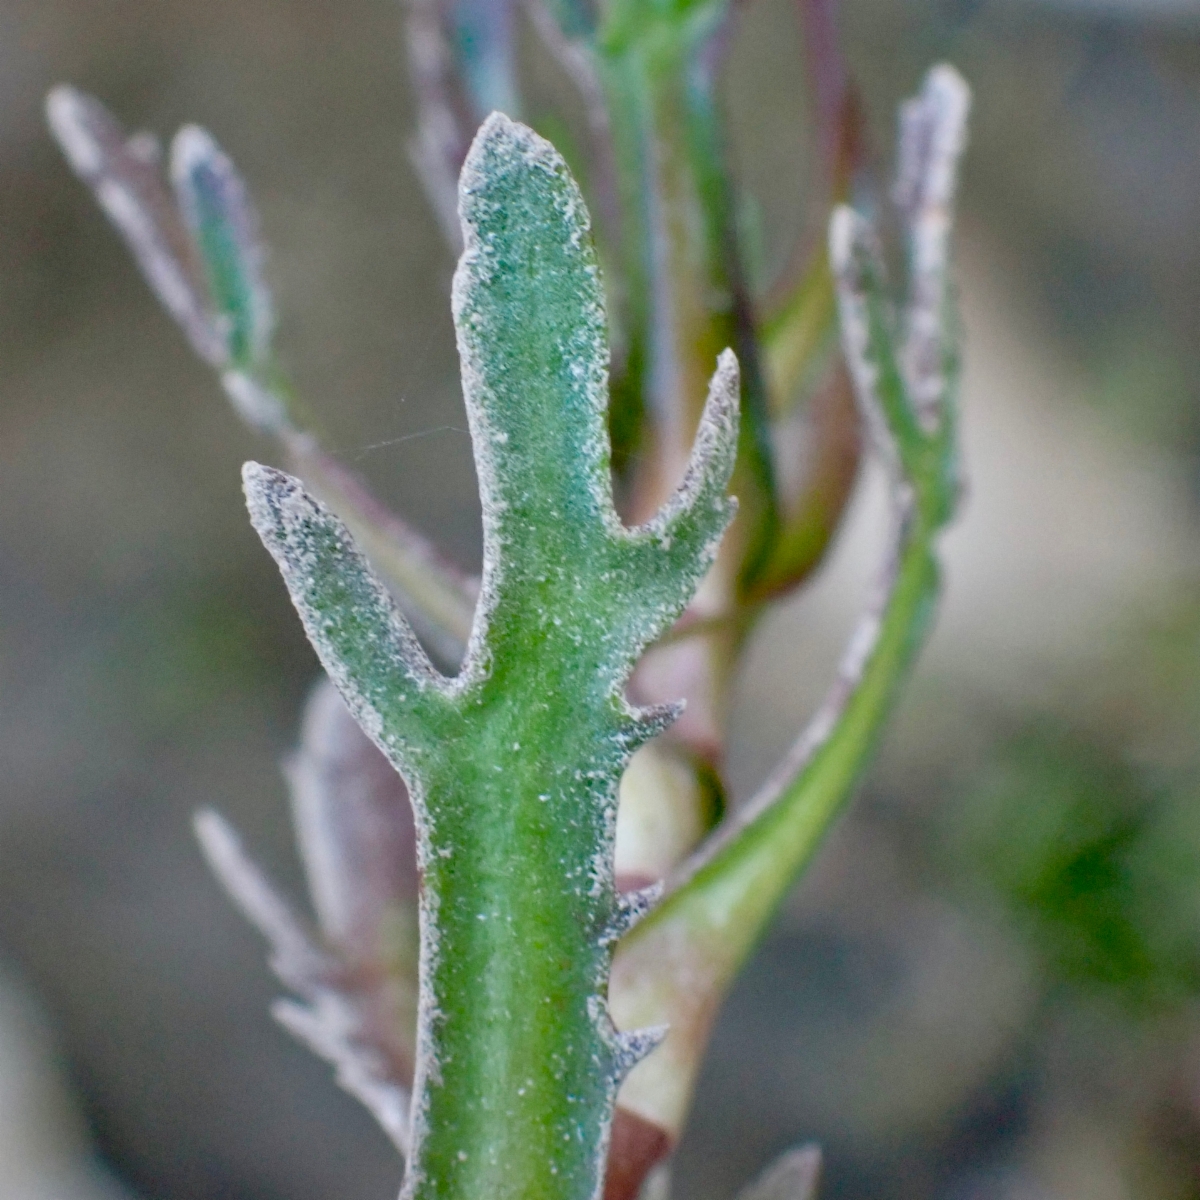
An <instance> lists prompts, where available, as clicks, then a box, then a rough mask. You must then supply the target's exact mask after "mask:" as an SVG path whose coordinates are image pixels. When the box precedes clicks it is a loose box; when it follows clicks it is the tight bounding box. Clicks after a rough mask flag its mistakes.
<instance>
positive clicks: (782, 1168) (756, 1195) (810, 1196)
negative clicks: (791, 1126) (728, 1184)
mask: <svg viewBox="0 0 1200 1200" xmlns="http://www.w3.org/2000/svg"><path fill="white" fill-rule="evenodd" d="M820 1175H821V1151H820V1148H819V1147H817V1146H801V1147H800V1148H799V1149H798V1150H789V1151H788V1152H787V1153H786V1154H783V1155H781V1156H780V1157H779V1158H778V1159H776V1160H775V1162H773V1163H772V1164H771V1165H770V1166H769V1167H768V1168H767V1169H766V1170H765V1171H764V1172H763V1173H762V1174H761V1175H760V1176H759V1177H758V1178H757V1179H756V1180H755V1181H754V1182H753V1183H751V1184H749V1185H748V1186H747V1187H745V1188H743V1189H742V1190H741V1191H740V1192H739V1193H738V1197H737V1200H814V1197H815V1196H816V1194H817V1180H818V1179H819V1178H820Z"/></svg>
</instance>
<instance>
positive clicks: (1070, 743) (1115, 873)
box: [951, 728, 1200, 1010]
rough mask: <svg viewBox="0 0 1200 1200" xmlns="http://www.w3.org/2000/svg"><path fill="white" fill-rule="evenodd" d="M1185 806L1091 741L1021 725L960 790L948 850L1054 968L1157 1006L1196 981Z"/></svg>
mask: <svg viewBox="0 0 1200 1200" xmlns="http://www.w3.org/2000/svg"><path fill="white" fill-rule="evenodd" d="M1191 807H1192V798H1191V795H1190V794H1189V793H1188V792H1183V793H1174V792H1173V791H1172V790H1171V789H1170V788H1168V787H1167V786H1166V785H1165V783H1163V782H1159V783H1152V782H1150V781H1148V780H1147V779H1145V778H1144V776H1143V775H1142V773H1141V772H1140V771H1139V770H1138V769H1136V768H1135V767H1133V766H1131V765H1130V764H1128V763H1124V762H1122V761H1120V760H1119V759H1116V758H1114V757H1113V756H1112V755H1111V753H1108V752H1105V751H1103V750H1101V749H1100V748H1099V747H1097V746H1094V745H1090V744H1088V743H1087V742H1084V741H1081V740H1080V739H1079V738H1077V737H1071V736H1069V735H1067V734H1066V733H1065V732H1063V731H1061V730H1054V729H1050V728H1037V729H1029V730H1026V731H1025V732H1024V733H1022V734H1020V735H1018V736H1017V737H1016V738H1015V739H1014V740H1013V741H1012V742H1011V743H1010V744H1009V745H1008V747H1007V748H1006V751H1005V753H1004V754H1003V756H1002V757H1001V758H1000V759H999V760H998V761H997V762H995V763H994V764H992V765H991V767H990V768H989V770H988V771H987V772H986V773H985V775H984V776H983V778H982V779H981V780H980V781H979V784H978V786H977V787H976V789H975V790H973V791H972V792H971V793H969V794H968V795H967V796H966V797H964V799H963V802H962V805H961V814H960V816H959V818H958V820H957V822H956V823H955V824H956V832H955V836H954V839H953V841H952V844H951V845H952V851H953V854H954V857H955V858H956V859H958V860H959V861H960V862H963V863H965V864H967V867H968V871H969V873H970V875H971V876H973V877H974V878H975V879H976V880H977V881H978V880H985V881H987V883H988V885H989V886H990V888H991V890H992V892H993V894H994V896H995V898H996V899H997V900H999V902H1000V904H1001V905H1002V907H1003V909H1004V910H1005V911H1006V912H1007V914H1008V915H1009V917H1010V919H1012V920H1014V921H1015V922H1016V923H1017V924H1018V925H1019V926H1020V927H1021V928H1022V929H1024V930H1025V931H1027V933H1028V934H1029V936H1030V937H1031V940H1032V942H1033V944H1034V946H1035V947H1036V948H1037V950H1038V952H1039V954H1040V955H1041V957H1042V960H1043V963H1044V966H1045V969H1046V971H1047V974H1048V975H1049V977H1050V979H1051V980H1052V981H1054V982H1057V983H1060V984H1063V983H1065V984H1068V985H1070V986H1072V987H1074V988H1081V989H1084V990H1085V991H1088V992H1091V993H1099V994H1103V995H1107V996H1111V997H1113V998H1115V999H1117V1000H1119V1001H1120V1002H1121V1003H1124V1004H1128V1005H1131V1006H1133V1007H1134V1008H1137V1009H1141V1010H1147V1009H1157V1008H1159V1007H1161V1005H1163V1004H1170V1003H1176V1002H1179V1001H1181V1000H1183V999H1184V998H1185V997H1187V996H1189V995H1192V994H1194V992H1195V990H1196V988H1197V986H1200V890H1198V889H1197V885H1196V880H1197V879H1198V878H1200V832H1198V831H1197V829H1196V828H1195V822H1194V820H1193V819H1192V818H1191V816H1190V813H1189V810H1190V809H1191ZM960 870H961V868H960Z"/></svg>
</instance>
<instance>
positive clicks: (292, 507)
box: [242, 462, 448, 802]
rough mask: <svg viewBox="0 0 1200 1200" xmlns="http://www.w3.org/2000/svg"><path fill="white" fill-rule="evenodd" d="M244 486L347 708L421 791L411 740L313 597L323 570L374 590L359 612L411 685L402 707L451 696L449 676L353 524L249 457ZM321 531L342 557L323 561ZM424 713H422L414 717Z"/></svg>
mask: <svg viewBox="0 0 1200 1200" xmlns="http://www.w3.org/2000/svg"><path fill="white" fill-rule="evenodd" d="M242 483H243V488H244V490H245V493H246V507H247V509H248V510H249V512H250V522H251V524H252V525H253V526H254V528H255V530H256V531H257V533H258V535H259V537H260V538H261V539H262V541H263V545H265V546H266V548H267V549H268V551H270V553H271V556H272V557H273V558H274V559H275V561H276V563H277V564H278V565H279V569H280V572H281V574H282V575H283V578H284V582H285V583H286V584H287V587H288V591H289V593H290V594H291V597H292V603H293V604H294V605H295V606H296V611H297V612H298V613H299V614H300V619H301V621H302V622H303V624H304V629H305V632H306V633H307V634H308V637H309V641H311V642H312V644H313V648H314V649H315V650H316V652H317V656H318V657H319V658H320V660H321V663H322V665H323V666H324V667H325V670H326V671H327V672H328V673H329V677H330V679H332V680H333V682H334V685H335V686H336V687H337V689H338V691H339V692H340V693H341V694H342V699H343V700H345V701H346V705H347V707H348V708H349V709H350V711H351V713H352V714H353V715H354V719H355V720H356V721H357V722H358V723H359V725H360V726H361V727H362V729H363V730H364V732H365V733H366V734H367V736H368V737H370V738H371V740H372V741H373V742H374V743H375V744H376V745H377V746H378V747H379V748H380V749H381V750H382V751H383V752H384V754H386V755H387V756H388V758H389V759H390V760H391V761H392V762H394V763H395V764H396V766H397V768H398V769H400V770H402V771H403V772H404V774H405V778H406V780H407V782H408V784H409V786H410V788H412V789H413V790H414V797H413V798H414V802H416V795H415V791H416V782H417V781H416V780H415V779H414V778H413V777H412V772H411V767H412V764H411V762H409V761H408V759H407V757H406V755H405V742H404V740H403V738H402V737H401V736H400V735H399V734H398V733H397V731H393V730H385V728H384V719H383V714H382V713H381V711H380V709H379V708H378V706H377V704H376V701H375V699H373V698H372V697H371V696H368V695H367V694H366V692H365V691H364V690H363V689H362V687H361V686H360V682H359V680H357V679H356V678H355V676H354V674H353V672H352V670H351V669H350V668H349V666H348V665H347V664H346V662H345V661H344V660H343V658H342V656H341V653H340V651H339V650H338V647H337V646H336V644H335V643H334V640H333V638H332V637H331V632H332V631H333V629H334V628H335V627H336V618H334V617H331V616H330V615H329V614H325V613H321V612H319V611H318V610H317V609H316V608H314V607H313V604H312V602H311V600H310V598H309V594H310V592H311V591H312V590H313V588H314V587H315V586H316V583H317V577H318V573H320V572H336V573H338V574H339V575H340V576H341V577H342V578H343V580H350V579H357V580H358V581H359V582H360V583H361V584H362V585H363V590H364V591H365V592H366V603H363V604H360V605H359V606H358V608H359V611H358V612H357V613H356V614H355V616H356V617H357V618H358V619H359V620H360V621H361V622H362V625H363V630H364V632H363V636H365V637H370V638H372V639H373V640H374V641H375V642H376V643H377V645H376V651H377V653H378V654H379V655H381V656H384V659H385V661H386V662H387V664H388V666H389V667H390V668H392V670H393V671H394V673H395V681H396V684H397V685H400V683H401V682H402V681H403V682H404V683H405V684H407V685H409V686H408V691H407V694H406V695H401V696H397V697H392V698H390V699H394V700H395V701H396V703H395V704H394V705H393V707H394V708H395V709H396V711H402V709H403V707H404V705H405V704H406V703H407V704H408V706H409V710H410V711H411V710H412V709H413V708H415V707H416V705H417V703H418V701H419V700H420V699H421V698H422V696H423V695H424V694H426V693H428V692H438V693H444V692H445V690H446V688H447V684H448V681H446V680H445V679H443V677H442V676H441V675H439V674H438V672H437V671H436V669H435V668H434V666H433V664H432V663H431V662H430V661H429V658H428V656H427V655H426V653H425V651H424V650H423V649H422V648H421V645H420V643H419V642H418V641H417V639H416V635H415V634H414V633H413V631H412V628H411V626H410V625H409V624H408V621H407V620H406V619H405V617H404V614H403V613H402V612H401V611H400V609H399V608H398V607H397V605H396V602H395V600H394V599H393V598H392V595H391V593H390V592H389V591H388V590H387V589H386V588H385V587H384V586H383V584H382V583H380V582H379V580H378V579H377V578H376V577H375V575H374V573H373V572H372V571H371V568H370V566H369V565H368V563H367V561H366V559H365V558H364V557H363V555H362V554H361V553H360V552H359V550H358V549H357V547H356V546H355V545H354V540H353V538H351V536H350V533H349V531H348V530H347V529H346V527H345V525H344V524H342V522H341V521H340V520H339V519H338V518H337V517H336V516H335V515H334V514H333V513H332V512H330V510H329V509H328V508H326V507H325V506H324V505H323V504H321V503H320V501H318V500H315V499H314V498H313V497H312V496H310V495H309V494H308V493H307V492H306V491H305V490H304V488H303V486H302V485H301V483H300V481H299V480H298V479H295V478H293V477H292V476H291V475H288V474H286V473H285V472H283V471H277V470H275V469H274V468H271V467H264V466H262V465H261V464H260V463H256V462H248V463H246V465H245V466H244V467H243V468H242ZM316 532H319V533H321V534H323V535H325V537H326V538H329V539H332V540H333V542H334V543H335V545H336V552H335V555H336V561H322V559H321V556H320V553H319V549H318V545H317V543H316V540H315V537H314V534H315V533H316ZM415 720H416V718H415V717H414V721H415Z"/></svg>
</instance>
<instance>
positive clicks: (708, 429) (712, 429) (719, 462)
mask: <svg viewBox="0 0 1200 1200" xmlns="http://www.w3.org/2000/svg"><path fill="white" fill-rule="evenodd" d="M740 413H741V372H740V370H739V368H738V360H737V355H736V354H734V352H733V351H732V350H722V351H721V354H720V356H719V357H718V359H717V369H716V372H715V373H714V375H713V377H712V381H711V382H710V383H709V388H708V398H707V400H705V402H704V411H703V412H702V413H701V415H700V425H699V427H698V428H697V430H696V438H695V441H694V442H693V443H692V452H691V454H690V455H689V457H688V464H687V469H686V470H685V471H684V474H683V479H682V480H681V481H680V483H679V486H678V487H677V488H676V489H675V492H674V494H673V495H672V496H671V497H670V499H669V500H667V502H666V503H665V504H664V505H663V507H662V508H661V509H659V511H658V512H657V513H656V514H655V515H654V517H652V518H651V519H650V521H648V522H647V523H646V524H645V525H644V526H642V529H643V530H644V531H645V532H647V533H649V534H651V535H654V536H658V537H669V536H670V532H671V529H672V527H673V526H674V525H675V524H676V523H678V522H679V521H680V520H682V519H683V518H684V517H686V516H687V515H688V514H689V513H691V512H692V511H693V510H695V509H696V507H697V506H698V505H699V504H700V503H702V501H703V500H704V499H705V498H708V499H710V500H711V502H712V503H713V504H714V506H716V505H724V506H725V509H726V515H725V520H724V523H723V524H722V525H721V526H720V532H719V533H718V534H717V536H716V540H715V541H714V542H713V543H712V544H711V545H710V546H709V547H708V553H709V554H710V555H711V556H712V557H710V558H708V561H707V562H705V564H704V568H705V569H707V567H708V566H709V565H711V562H712V558H715V557H716V552H717V546H718V545H719V543H720V539H721V536H722V534H723V533H724V531H725V529H726V528H727V527H728V524H729V522H730V521H732V520H733V515H734V512H735V511H736V508H737V501H736V500H734V499H733V498H732V497H727V496H726V495H725V489H726V487H727V486H728V484H729V478H730V476H731V475H732V474H733V466H734V462H735V461H736V459H737V441H738V422H739V419H740Z"/></svg>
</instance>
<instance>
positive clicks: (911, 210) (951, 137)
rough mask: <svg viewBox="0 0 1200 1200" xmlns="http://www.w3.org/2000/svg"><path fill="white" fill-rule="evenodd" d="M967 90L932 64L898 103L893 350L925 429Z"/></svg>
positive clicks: (931, 420)
mask: <svg viewBox="0 0 1200 1200" xmlns="http://www.w3.org/2000/svg"><path fill="white" fill-rule="evenodd" d="M970 106H971V91H970V89H969V88H968V87H967V85H966V83H965V82H964V80H963V78H962V77H961V76H960V75H959V74H958V72H957V71H955V70H954V68H953V67H950V66H946V65H944V64H943V65H941V66H937V67H934V68H933V69H932V70H931V71H930V72H929V74H928V75H927V76H926V78H925V86H924V87H923V88H922V89H921V93H920V95H919V96H917V97H916V98H914V99H912V100H909V101H908V102H907V103H905V104H904V105H903V107H902V108H901V110H900V138H899V164H898V167H897V176H896V184H895V187H894V189H893V196H894V199H895V204H896V208H897V209H898V210H899V212H900V214H901V217H902V218H903V220H904V224H905V226H906V230H907V233H908V252H909V263H910V270H909V273H910V284H909V303H908V308H907V311H906V313H905V330H904V342H903V345H902V348H901V352H900V362H901V368H902V370H903V371H904V379H905V385H906V387H907V388H908V391H909V395H910V396H911V397H912V402H913V407H914V408H915V409H916V412H917V416H918V418H919V419H920V421H921V423H922V425H923V426H924V428H925V429H926V431H927V432H930V431H932V430H933V429H935V428H936V427H937V422H938V418H939V415H940V409H941V405H942V402H943V397H944V392H945V388H946V380H945V374H944V370H943V360H944V358H945V353H946V344H947V338H946V330H945V328H944V324H945V316H946V312H945V309H946V301H947V288H948V283H949V279H948V277H949V269H950V232H951V229H952V227H953V224H954V195H955V191H956V189H957V186H958V164H959V160H960V158H961V157H962V153H963V151H964V150H965V148H966V144H967V114H968V112H969V110H970Z"/></svg>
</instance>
